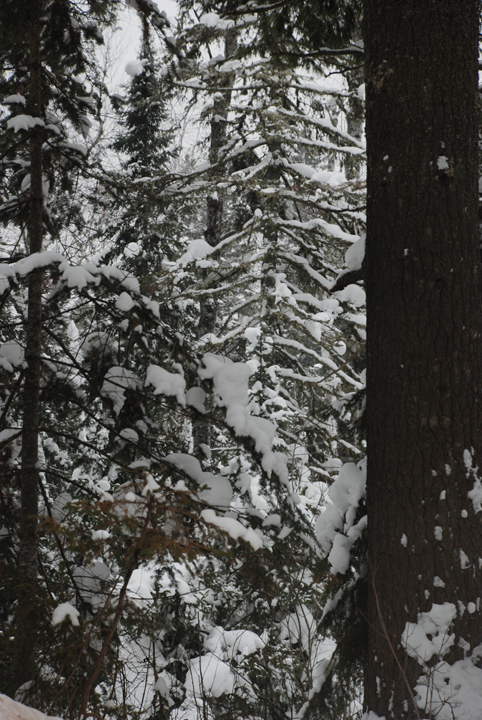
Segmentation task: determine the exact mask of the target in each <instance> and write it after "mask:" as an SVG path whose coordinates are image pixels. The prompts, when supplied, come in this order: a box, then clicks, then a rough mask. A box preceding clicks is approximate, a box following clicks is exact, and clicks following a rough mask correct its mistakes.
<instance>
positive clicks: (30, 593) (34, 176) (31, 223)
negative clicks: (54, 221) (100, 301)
mask: <svg viewBox="0 0 482 720" xmlns="http://www.w3.org/2000/svg"><path fill="white" fill-rule="evenodd" d="M29 9H30V18H29V21H30V28H29V32H30V79H29V113H30V115H32V116H33V117H40V115H41V48H40V33H41V26H40V14H41V0H31V1H30V5H29ZM30 132H31V137H30V208H29V216H28V221H27V224H28V245H29V248H28V249H29V252H30V253H37V252H40V251H41V249H42V229H43V228H42V205H43V198H42V129H41V127H40V126H35V127H34V128H33V129H32V130H31V131H30ZM42 284H43V273H42V271H41V270H34V271H33V272H31V273H30V275H29V278H28V301H27V319H26V327H25V335H26V352H25V359H26V361H27V370H26V372H25V381H24V389H23V393H24V394H23V423H22V454H21V470H20V483H21V510H20V512H21V521H20V547H19V554H18V609H17V631H16V644H15V646H16V650H15V657H14V677H15V686H16V687H17V688H18V687H20V686H21V685H23V684H24V683H25V682H28V681H31V680H33V679H34V677H35V636H36V632H37V621H38V617H37V581H38V568H37V518H38V492H39V481H38V472H39V471H38V419H39V392H40V356H41V322H42Z"/></svg>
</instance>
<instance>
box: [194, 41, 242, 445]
mask: <svg viewBox="0 0 482 720" xmlns="http://www.w3.org/2000/svg"><path fill="white" fill-rule="evenodd" d="M236 47H237V40H236V33H234V32H228V34H227V35H226V39H225V43H224V56H225V58H226V59H228V58H230V57H232V56H233V55H234V53H235V52H236ZM221 76H222V82H223V84H224V87H226V86H227V87H228V88H231V87H233V85H234V73H229V74H226V75H224V74H222V75H221ZM219 95H221V97H216V98H215V100H214V105H213V116H212V119H211V137H210V141H211V144H210V149H209V162H210V163H211V165H215V164H216V163H218V162H219V160H220V159H221V158H220V151H221V148H222V147H223V145H225V144H226V122H227V117H228V107H229V103H230V101H231V91H230V90H226V91H224V92H223V93H219ZM224 173H225V169H224V168H223V167H220V168H216V169H215V170H214V177H215V178H216V177H218V178H219V179H221V177H222V176H223V175H224ZM206 215H207V217H206V230H205V233H204V237H205V239H206V242H207V243H209V245H211V247H216V246H217V245H218V244H219V241H220V240H221V230H222V222H223V197H222V192H221V190H218V191H216V192H215V193H212V194H211V195H210V196H209V197H208V199H207V214H206ZM216 316H217V301H216V297H215V296H214V295H212V296H210V295H205V296H203V297H202V299H201V303H200V309H199V324H198V337H199V338H202V337H203V336H204V335H208V334H210V333H214V329H215V327H216ZM192 434H193V442H194V452H195V453H196V454H198V455H200V456H201V457H202V458H205V454H204V452H203V450H202V449H201V450H200V446H201V445H204V446H206V448H208V447H210V445H211V425H210V422H209V420H207V419H206V418H199V419H197V420H195V421H194V422H193V428H192Z"/></svg>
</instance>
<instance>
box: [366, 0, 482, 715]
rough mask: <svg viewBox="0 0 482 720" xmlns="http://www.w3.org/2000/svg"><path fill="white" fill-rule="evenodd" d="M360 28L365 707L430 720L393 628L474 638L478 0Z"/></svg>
mask: <svg viewBox="0 0 482 720" xmlns="http://www.w3.org/2000/svg"><path fill="white" fill-rule="evenodd" d="M364 23H365V49H366V59H367V145H368V228H367V258H366V273H367V280H366V284H367V313H368V328H367V330H368V333H367V334H368V373H367V381H368V385H367V396H368V401H367V421H368V498H367V502H368V517H369V525H368V557H369V601H368V602H369V610H368V623H369V644H368V667H367V674H366V707H367V709H368V710H372V711H374V712H376V713H377V714H378V715H379V716H385V717H386V718H387V720H389V719H393V720H395V719H396V720H405V719H408V718H410V719H412V718H416V717H429V716H430V717H432V713H431V712H430V708H425V709H421V710H420V711H419V710H418V709H417V708H416V703H415V701H414V698H413V688H414V686H415V684H416V681H417V679H418V678H419V676H420V675H421V673H422V669H423V668H422V665H421V664H420V663H419V662H417V661H416V660H414V659H412V657H409V656H408V655H407V652H406V651H405V650H404V647H403V642H402V634H403V632H404V629H405V627H406V623H408V622H409V623H417V620H418V619H419V614H420V613H422V612H429V611H430V610H431V609H432V607H433V604H439V605H441V604H443V603H453V605H454V606H455V608H456V610H457V613H456V616H455V619H454V621H453V626H452V627H451V628H450V630H449V631H448V634H447V637H448V636H449V635H450V634H451V633H454V634H455V637H454V642H453V644H452V647H451V648H450V650H449V651H448V653H447V655H446V656H445V660H446V661H448V663H449V664H452V663H453V662H455V661H456V660H457V659H459V658H462V657H463V656H464V650H463V647H464V643H465V652H466V653H467V652H468V654H470V650H473V649H474V647H476V646H477V645H479V644H480V643H481V642H482V618H481V611H482V607H481V606H480V600H478V598H480V597H481V596H482V587H481V578H480V568H479V563H480V561H479V556H480V555H481V554H482V553H481V532H480V530H481V524H480V521H481V520H480V519H481V515H479V516H477V515H476V513H475V509H474V504H473V502H472V499H471V498H470V497H468V493H469V492H470V491H471V490H472V489H473V487H474V483H477V480H476V472H475V468H476V466H477V465H478V466H479V467H482V437H481V413H480V406H481V403H482V399H481V372H482V357H481V352H480V347H481V346H480V342H481V332H482V317H481V297H482V295H481V283H480V257H479V238H478V226H477V225H478V220H477V202H478V199H477V177H478V162H477V136H478V127H477V40H478V4H477V2H476V0H456V1H455V0H437V2H434V1H428V0H426V1H423V2H421V1H420V0H405V1H404V2H400V0H365V9H364ZM471 468H473V469H471ZM471 603H473V604H471ZM467 608H468V609H467ZM408 643H409V644H410V638H409V639H408ZM467 643H468V645H470V650H468V647H467ZM447 644H450V643H447ZM435 660H436V657H435V656H434V657H432V660H431V661H428V662H429V664H434V663H435ZM436 694H437V693H436V692H435V693H434V700H436V699H437V698H436V697H435V696H436Z"/></svg>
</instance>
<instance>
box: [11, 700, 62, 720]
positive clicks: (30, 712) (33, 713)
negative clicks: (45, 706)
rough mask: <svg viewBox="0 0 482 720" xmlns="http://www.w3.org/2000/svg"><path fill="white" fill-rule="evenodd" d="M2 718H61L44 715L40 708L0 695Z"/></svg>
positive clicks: (35, 719) (46, 719) (25, 719)
mask: <svg viewBox="0 0 482 720" xmlns="http://www.w3.org/2000/svg"><path fill="white" fill-rule="evenodd" d="M0 720H59V718H54V717H52V716H51V715H44V713H42V712H40V711H39V710H34V708H31V707H27V706H26V705H22V703H19V702H15V700H12V699H11V698H9V697H8V696H7V695H0Z"/></svg>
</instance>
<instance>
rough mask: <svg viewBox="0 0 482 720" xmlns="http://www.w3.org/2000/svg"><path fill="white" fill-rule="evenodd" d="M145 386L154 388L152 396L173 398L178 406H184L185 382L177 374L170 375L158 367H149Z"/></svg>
mask: <svg viewBox="0 0 482 720" xmlns="http://www.w3.org/2000/svg"><path fill="white" fill-rule="evenodd" d="M146 385H153V386H154V395H167V396H168V397H175V398H176V400H177V401H178V403H179V404H180V405H185V404H186V395H185V390H186V381H185V380H184V378H183V377H182V375H179V373H170V372H168V371H167V370H164V368H161V367H159V365H149V367H148V368H147V373H146Z"/></svg>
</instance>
